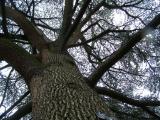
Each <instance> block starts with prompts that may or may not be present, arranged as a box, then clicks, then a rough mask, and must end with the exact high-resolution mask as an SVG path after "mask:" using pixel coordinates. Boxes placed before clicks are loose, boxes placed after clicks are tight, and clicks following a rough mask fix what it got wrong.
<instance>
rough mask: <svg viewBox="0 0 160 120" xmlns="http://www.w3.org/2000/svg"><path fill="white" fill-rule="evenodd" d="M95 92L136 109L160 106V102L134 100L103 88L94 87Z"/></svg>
mask: <svg viewBox="0 0 160 120" xmlns="http://www.w3.org/2000/svg"><path fill="white" fill-rule="evenodd" d="M95 91H96V92H97V93H98V94H102V95H106V96H109V97H111V98H114V99H116V100H119V101H121V102H124V103H127V104H130V105H134V106H137V107H144V106H160V101H151V100H135V99H132V98H129V97H127V96H126V95H124V94H122V93H119V92H116V91H113V90H110V89H107V88H105V87H96V88H95Z"/></svg>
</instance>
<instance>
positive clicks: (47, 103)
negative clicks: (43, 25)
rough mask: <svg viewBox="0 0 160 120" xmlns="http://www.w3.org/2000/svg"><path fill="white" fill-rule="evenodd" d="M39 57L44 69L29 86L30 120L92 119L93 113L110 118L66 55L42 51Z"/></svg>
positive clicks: (104, 106) (107, 111)
mask: <svg viewBox="0 0 160 120" xmlns="http://www.w3.org/2000/svg"><path fill="white" fill-rule="evenodd" d="M45 52H46V51H45ZM43 58H46V59H45V60H43V62H44V61H45V64H46V67H45V69H44V70H43V72H42V74H40V75H36V76H34V77H33V78H32V80H31V84H30V85H31V86H30V90H31V95H32V115H33V120H96V119H97V116H96V113H97V112H102V113H105V114H106V115H107V116H110V115H112V112H111V111H110V110H109V108H108V106H107V104H105V102H104V101H102V99H101V98H100V96H98V95H97V94H96V93H95V92H94V91H93V90H92V89H90V88H89V87H88V86H87V84H86V83H85V81H84V80H83V77H82V76H81V74H80V72H79V71H78V69H77V68H76V65H75V64H74V62H73V61H72V59H71V58H70V57H69V56H68V55H65V54H57V53H47V52H46V53H45V57H43Z"/></svg>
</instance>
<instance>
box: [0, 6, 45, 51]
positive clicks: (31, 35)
mask: <svg viewBox="0 0 160 120" xmlns="http://www.w3.org/2000/svg"><path fill="white" fill-rule="evenodd" d="M1 7H2V6H0V15H2V8H1ZM5 13H6V17H8V18H9V19H11V20H13V21H15V22H16V23H17V24H18V25H19V26H20V27H21V28H22V29H23V31H24V34H25V35H26V36H27V37H28V39H29V40H30V41H31V43H32V44H33V45H34V46H36V47H37V49H39V50H40V51H41V50H42V49H43V48H46V41H47V40H46V36H44V34H43V33H42V32H40V31H39V29H38V28H36V27H35V26H34V25H33V24H32V23H31V22H30V21H29V20H27V18H26V17H25V16H24V15H23V14H22V13H20V12H18V11H16V10H14V9H11V8H9V7H5Z"/></svg>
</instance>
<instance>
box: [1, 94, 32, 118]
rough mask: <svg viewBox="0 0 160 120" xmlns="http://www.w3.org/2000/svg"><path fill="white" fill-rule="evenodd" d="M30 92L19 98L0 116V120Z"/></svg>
mask: <svg viewBox="0 0 160 120" xmlns="http://www.w3.org/2000/svg"><path fill="white" fill-rule="evenodd" d="M29 93H30V92H29V91H27V92H26V93H25V94H24V95H23V96H21V97H20V98H19V99H18V100H17V101H16V102H15V103H14V104H13V105H12V106H11V107H10V108H8V110H6V111H5V112H4V113H2V114H1V115H0V119H2V118H3V117H4V116H5V115H6V114H7V113H9V112H10V111H11V110H12V109H13V108H14V107H15V106H17V105H18V104H19V103H20V102H21V101H22V100H23V99H24V98H25V97H26V96H27V95H28V94H29Z"/></svg>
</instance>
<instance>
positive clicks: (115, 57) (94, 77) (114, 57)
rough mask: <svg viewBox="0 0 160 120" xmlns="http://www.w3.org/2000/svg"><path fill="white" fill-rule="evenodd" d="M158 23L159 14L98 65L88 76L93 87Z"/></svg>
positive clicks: (159, 19)
mask: <svg viewBox="0 0 160 120" xmlns="http://www.w3.org/2000/svg"><path fill="white" fill-rule="evenodd" d="M159 24H160V14H158V15H157V16H156V17H155V18H154V19H153V20H152V21H151V22H150V23H149V24H148V25H146V27H144V28H143V29H142V30H140V31H139V32H137V33H136V34H134V35H133V36H131V37H130V39H129V40H128V41H127V42H126V43H125V44H124V45H123V46H122V47H120V48H119V49H118V50H117V51H115V52H113V53H112V54H111V55H110V57H109V58H108V59H107V60H106V61H104V62H103V63H102V64H100V65H99V66H98V68H97V69H96V70H95V71H94V72H93V73H92V74H91V75H90V76H89V80H90V85H91V86H92V87H94V86H95V85H96V84H97V82H98V81H99V79H100V78H101V77H102V75H103V74H104V73H105V72H106V71H107V70H108V69H109V68H110V67H112V66H113V65H114V64H115V63H116V62H117V61H119V60H120V59H121V58H122V57H123V56H124V55H125V54H127V53H128V52H129V51H130V50H131V49H132V48H133V47H134V46H135V45H136V44H137V43H138V42H139V41H140V40H141V39H142V38H144V37H145V35H146V34H147V33H148V32H149V31H151V30H153V29H155V28H156V27H157V26H158V25H159Z"/></svg>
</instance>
